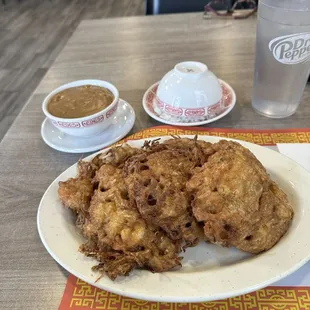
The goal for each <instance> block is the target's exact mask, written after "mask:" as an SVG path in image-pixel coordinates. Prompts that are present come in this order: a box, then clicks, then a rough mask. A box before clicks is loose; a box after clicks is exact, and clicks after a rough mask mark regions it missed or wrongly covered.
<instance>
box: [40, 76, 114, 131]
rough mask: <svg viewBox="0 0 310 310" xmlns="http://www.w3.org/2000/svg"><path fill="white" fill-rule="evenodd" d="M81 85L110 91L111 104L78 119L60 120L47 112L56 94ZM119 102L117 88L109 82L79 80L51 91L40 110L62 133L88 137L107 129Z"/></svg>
mask: <svg viewBox="0 0 310 310" xmlns="http://www.w3.org/2000/svg"><path fill="white" fill-rule="evenodd" d="M83 85H95V86H100V87H104V88H107V89H108V90H110V91H111V92H112V94H113V96H114V100H113V101H112V103H111V104H110V105H109V106H108V107H106V108H104V109H102V110H101V111H99V112H97V113H94V114H92V115H88V116H85V117H79V118H61V117H56V116H54V115H52V114H51V113H49V111H48V107H47V106H48V103H49V101H50V99H51V98H52V97H53V96H54V95H55V94H57V93H59V92H60V91H62V90H65V89H68V88H71V87H77V86H83ZM118 100H119V93H118V90H117V88H116V87H115V86H114V85H112V84H111V83H109V82H106V81H101V80H79V81H74V82H71V83H68V84H64V85H62V86H60V87H58V88H56V89H55V90H53V91H52V92H51V93H50V94H49V95H48V96H47V97H46V98H45V99H44V101H43V104H42V110H43V112H44V114H45V115H46V117H47V118H48V119H50V120H51V121H52V123H53V125H54V126H55V127H57V128H58V129H59V130H61V131H62V132H64V133H66V134H69V135H72V136H78V137H90V136H93V135H96V134H99V133H100V132H102V131H103V130H105V129H106V128H107V127H109V126H110V125H111V123H112V120H113V116H114V115H115V112H116V110H117V105H118Z"/></svg>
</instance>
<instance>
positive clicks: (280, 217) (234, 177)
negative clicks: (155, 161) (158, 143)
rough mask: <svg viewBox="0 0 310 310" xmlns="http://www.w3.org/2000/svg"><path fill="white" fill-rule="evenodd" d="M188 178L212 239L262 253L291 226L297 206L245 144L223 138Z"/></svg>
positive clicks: (199, 217) (197, 210) (197, 209)
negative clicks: (202, 164) (201, 165)
mask: <svg viewBox="0 0 310 310" xmlns="http://www.w3.org/2000/svg"><path fill="white" fill-rule="evenodd" d="M214 148H215V149H216V153H215V154H214V155H212V156H210V157H209V159H208V162H207V163H206V164H204V166H203V167H202V168H200V169H197V170H196V171H195V174H194V175H193V177H192V178H191V180H190V181H189V182H188V183H187V189H188V190H189V191H190V192H192V193H193V195H194V196H195V199H194V200H193V202H192V206H193V212H194V215H195V217H196V219H197V220H198V221H202V222H204V232H205V235H206V237H207V239H208V241H210V242H212V243H217V244H220V245H223V246H235V247H236V248H238V249H240V250H243V251H246V252H250V253H259V252H262V251H265V250H268V249H270V248H271V247H272V246H274V244H275V243H276V242H277V241H278V240H279V239H280V238H281V237H282V235H283V234H284V233H285V232H286V231H287V229H288V227H289V224H290V222H291V220H292V217H293V209H292V207H291V205H290V204H289V202H288V200H287V198H286V195H285V194H284V193H283V192H282V190H281V189H280V188H279V187H278V186H277V185H276V184H275V183H274V182H272V181H271V180H270V178H269V176H268V174H267V173H266V170H265V168H264V167H263V166H262V165H261V163H260V162H259V161H258V160H257V159H256V158H255V156H254V155H253V154H252V153H250V152H249V151H248V150H247V149H245V148H243V147H242V146H241V145H239V144H237V143H234V142H228V141H221V142H219V143H217V144H215V145H214Z"/></svg>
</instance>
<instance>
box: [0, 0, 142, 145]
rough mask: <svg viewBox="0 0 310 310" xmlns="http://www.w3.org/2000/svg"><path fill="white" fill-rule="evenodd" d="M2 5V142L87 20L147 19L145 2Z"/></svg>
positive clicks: (26, 0)
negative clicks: (135, 17)
mask: <svg viewBox="0 0 310 310" xmlns="http://www.w3.org/2000/svg"><path fill="white" fill-rule="evenodd" d="M6 2H7V3H6V4H5V5H2V3H1V1H0V141H1V140H2V138H3V136H4V135H5V133H6V132H7V130H8V129H9V127H10V126H11V124H12V123H13V121H14V119H15V117H16V116H17V115H18V114H19V112H20V110H21V109H22V107H23V106H24V104H25V103H26V102H27V100H28V98H29V97H30V95H31V94H32V92H33V91H34V90H35V88H36V86H37V85H38V84H39V82H40V81H41V79H42V78H43V76H44V74H45V73H46V71H47V70H48V68H49V67H50V66H51V64H52V63H53V61H54V60H55V58H56V57H57V55H58V53H59V52H60V51H61V49H62V48H63V47H64V45H65V44H66V42H67V40H68V39H69V37H70V36H71V34H72V33H73V31H74V30H75V28H76V27H77V25H78V24H79V23H80V21H81V20H83V19H96V18H106V17H119V16H133V15H143V14H144V1H143V0H21V1H20V2H18V1H17V0H6Z"/></svg>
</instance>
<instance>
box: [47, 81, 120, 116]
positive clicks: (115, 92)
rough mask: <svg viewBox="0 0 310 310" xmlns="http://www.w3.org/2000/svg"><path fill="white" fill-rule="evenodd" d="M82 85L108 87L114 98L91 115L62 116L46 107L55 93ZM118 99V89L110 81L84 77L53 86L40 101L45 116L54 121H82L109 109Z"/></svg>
mask: <svg viewBox="0 0 310 310" xmlns="http://www.w3.org/2000/svg"><path fill="white" fill-rule="evenodd" d="M82 85H94V86H99V87H105V88H107V89H109V90H110V91H111V92H112V93H113V96H114V100H113V101H112V102H111V103H110V104H109V105H108V106H107V107H106V108H104V109H102V110H100V111H99V112H96V113H94V114H91V115H87V116H83V117H76V118H62V117H57V116H54V115H52V114H51V113H50V112H49V111H48V109H47V104H48V102H49V100H50V99H51V97H52V96H54V95H55V94H57V93H59V92H60V91H62V90H65V89H68V88H71V87H77V86H82ZM118 100H119V92H118V89H117V88H116V87H115V86H114V85H113V84H111V83H110V82H107V81H104V80H96V79H86V80H76V81H72V82H69V83H66V84H63V85H61V86H59V87H57V88H55V89H54V90H53V91H51V92H50V93H49V94H48V95H47V96H46V97H45V98H44V100H43V103H42V110H43V113H44V114H45V116H46V117H47V118H49V119H51V120H54V121H60V122H82V121H87V120H89V119H92V118H94V117H97V116H100V115H102V114H103V113H105V112H106V111H108V110H109V109H111V108H113V107H114V106H115V105H116V104H117V102H118Z"/></svg>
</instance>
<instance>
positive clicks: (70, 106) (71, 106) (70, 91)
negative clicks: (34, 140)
mask: <svg viewBox="0 0 310 310" xmlns="http://www.w3.org/2000/svg"><path fill="white" fill-rule="evenodd" d="M113 100H114V96H113V94H112V93H111V91H110V90H108V89H106V88H104V87H100V86H95V85H83V86H78V87H71V88H67V89H64V90H62V91H61V92H59V93H57V94H55V95H54V96H53V97H52V98H51V99H50V101H49V102H48V104H47V109H48V111H49V112H50V113H51V114H52V115H54V116H56V117H61V118H78V117H84V116H88V115H92V114H95V113H97V112H99V111H101V110H103V109H104V108H106V107H107V106H109V105H110V104H111V103H112V101H113Z"/></svg>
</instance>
